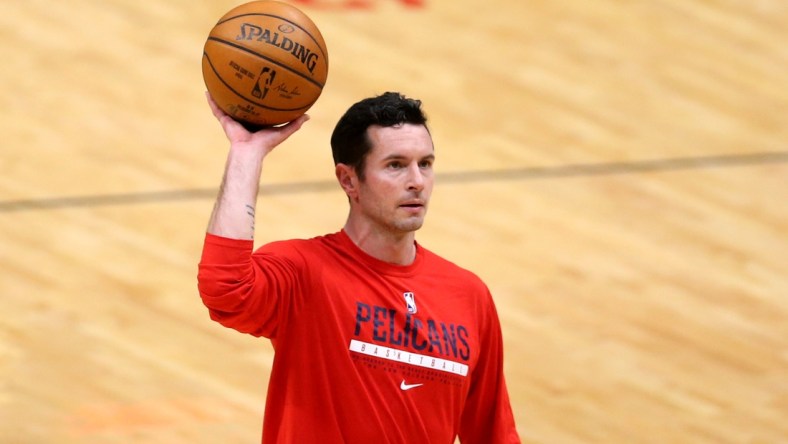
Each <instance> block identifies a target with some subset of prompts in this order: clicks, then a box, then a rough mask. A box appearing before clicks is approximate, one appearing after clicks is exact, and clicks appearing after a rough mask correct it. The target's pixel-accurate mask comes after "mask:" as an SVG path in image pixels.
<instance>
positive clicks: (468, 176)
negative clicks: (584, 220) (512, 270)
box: [0, 151, 788, 213]
mask: <svg viewBox="0 0 788 444" xmlns="http://www.w3.org/2000/svg"><path fill="white" fill-rule="evenodd" d="M780 163H788V151H777V152H761V153H751V154H731V155H718V156H706V157H679V158H668V159H655V160H639V161H631V162H608V163H580V164H568V165H559V166H549V167H527V168H511V169H503V170H479V171H458V172H447V173H440V174H438V175H437V179H438V180H439V181H440V183H442V184H445V183H449V184H451V183H455V184H463V183H472V182H497V181H520V180H538V179H556V178H572V177H592V176H607V175H617V174H635V173H658V172H670V171H680V170H700V169H709V168H726V167H741V166H748V165H768V164H780ZM335 189H338V188H337V184H336V181H334V180H316V181H304V182H293V183H284V184H267V185H261V186H260V194H261V195H280V194H299V193H319V192H325V191H331V190H335ZM217 193H218V190H217V189H216V188H193V189H183V190H172V191H148V192H138V193H120V194H104V195H86V196H71V197H69V196H63V197H51V198H41V199H20V200H8V201H0V213H10V212H14V211H33V210H54V209H62V208H80V207H99V206H112V205H133V204H144V203H157V202H179V201H188V200H203V199H215V198H216V196H217Z"/></svg>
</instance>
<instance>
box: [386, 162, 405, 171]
mask: <svg viewBox="0 0 788 444" xmlns="http://www.w3.org/2000/svg"><path fill="white" fill-rule="evenodd" d="M388 167H389V168H391V169H392V170H398V169H400V168H402V162H400V161H399V160H393V161H391V162H389V163H388Z"/></svg>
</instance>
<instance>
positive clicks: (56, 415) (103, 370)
mask: <svg viewBox="0 0 788 444" xmlns="http://www.w3.org/2000/svg"><path fill="white" fill-rule="evenodd" d="M236 4H237V3H236V2H232V1H225V0H223V1H219V0H214V1H210V2H207V1H206V2H194V1H187V0H169V1H153V0H71V1H67V2H53V1H42V0H25V1H21V0H10V1H4V2H3V4H2V10H3V13H2V14H0V60H1V61H2V69H0V85H2V86H1V88H2V89H0V109H2V113H3V115H2V119H0V138H1V139H2V156H0V308H2V312H3V316H2V317H1V318H0V442H2V443H9V444H17V443H36V444H38V443H54V442H57V443H174V444H177V443H192V444H193V443H252V442H258V441H259V436H260V427H261V418H262V412H263V405H264V396H265V387H266V384H267V379H268V374H269V370H270V365H271V358H272V350H271V347H270V344H268V343H267V341H265V340H262V339H254V338H252V337H249V336H244V335H241V334H238V333H235V332H233V331H230V330H227V329H224V328H222V327H220V326H219V325H218V324H214V323H212V322H211V321H209V319H208V316H207V312H206V310H205V309H204V307H203V306H202V305H201V302H200V300H199V298H198V295H197V291H196V270H197V261H198V257H199V252H200V248H201V242H202V237H203V234H204V230H205V226H206V223H207V220H208V216H209V214H210V211H211V208H212V204H213V198H214V196H215V194H216V189H217V186H218V183H219V181H220V179H221V173H222V167H223V162H224V156H225V154H226V149H227V144H226V142H225V140H224V136H223V134H222V133H221V130H220V128H219V127H218V125H217V124H216V122H215V121H214V119H213V117H212V116H211V114H210V112H209V110H208V108H207V105H206V103H205V99H204V96H203V91H204V86H203V84H202V79H201V74H200V58H201V52H202V44H203V42H204V39H205V37H206V35H207V33H208V31H209V29H210V28H211V26H212V25H213V23H214V22H215V21H216V19H218V17H219V16H221V15H222V14H223V13H224V12H225V11H227V10H229V9H230V8H231V7H232V6H235V5H236ZM298 4H299V5H300V6H302V8H303V9H304V11H305V12H307V13H308V14H309V15H310V16H311V17H312V18H313V19H314V21H315V22H316V23H317V24H318V26H319V27H320V29H321V30H322V32H323V35H324V37H325V39H326V42H327V45H328V49H329V54H330V70H329V79H328V84H327V86H326V89H325V91H324V94H323V96H322V97H321V98H320V100H319V101H318V103H317V104H316V105H315V106H314V107H313V109H312V110H311V111H310V114H311V116H312V120H311V121H310V122H308V123H307V125H306V126H305V127H304V128H303V130H302V131H300V132H299V133H298V134H297V135H296V136H294V137H293V138H292V139H291V140H290V141H288V143H287V145H286V146H283V147H280V149H278V150H277V151H276V152H275V153H274V154H273V155H272V156H271V157H270V158H269V159H268V160H267V162H266V165H265V171H264V179H263V183H262V187H263V188H262V189H263V192H262V193H261V196H260V203H259V207H258V217H259V220H258V223H257V243H258V244H260V243H263V242H266V241H270V240H274V239H282V238H291V237H311V236H314V235H318V234H323V233H326V232H332V231H335V230H337V229H338V228H339V227H340V226H341V224H342V223H343V222H344V218H345V215H346V202H345V199H344V197H343V196H342V194H341V191H340V190H339V188H338V187H337V186H336V185H334V183H333V173H332V171H333V169H332V165H331V160H330V154H329V147H328V138H329V135H330V132H331V130H332V128H333V125H334V123H335V122H336V120H337V119H338V117H339V116H340V115H341V113H342V112H344V110H345V109H346V108H347V106H349V105H350V104H351V103H352V102H354V101H356V100H358V99H360V98H363V97H366V96H369V95H372V94H378V93H381V92H384V91H386V90H400V91H402V92H405V93H406V94H408V95H411V96H414V97H418V98H420V99H422V100H423V101H424V106H425V109H426V111H427V113H428V114H429V117H430V123H431V126H432V131H433V135H434V139H435V142H436V146H437V156H438V160H437V163H436V168H437V170H438V183H437V188H436V191H435V194H434V196H433V202H432V205H431V209H430V214H429V217H428V218H427V226H426V227H425V228H424V229H423V231H421V232H420V233H419V234H418V239H419V240H420V242H421V243H422V244H424V245H425V246H427V247H428V248H430V249H432V250H433V251H436V252H438V253H441V254H442V255H444V256H446V257H448V258H450V259H451V260H453V261H454V262H456V263H458V264H460V265H463V266H465V267H467V268H470V269H472V270H474V271H475V272H476V273H477V274H479V275H480V276H481V277H482V278H483V279H484V280H485V281H486V282H487V284H488V285H489V287H490V288H491V290H492V292H493V294H494V297H495V301H496V304H497V306H498V310H499V312H500V316H501V321H502V328H503V331H504V337H505V345H506V348H505V352H506V377H507V380H508V385H509V389H510V394H511V398H512V403H513V407H514V410H515V415H516V420H517V424H518V430H519V433H520V435H521V437H522V440H523V442H526V443H543V444H582V443H605V444H609V443H622V444H630V443H637V444H640V443H654V444H662V443H692V444H720V443H731V444H733V443H736V444H739V443H740V444H776V443H786V442H788V421H786V417H787V414H786V412H788V3H786V2H784V1H782V0H758V1H739V2H736V1H723V0H653V1H637V0H631V1H626V0H619V1H613V0H597V1H581V0H550V1H548V0H526V1H518V0H491V1H487V2H480V1H470V0H453V1H448V0H422V1H413V0H411V1H404V0H365V1H362V0H356V1H345V0H325V1H320V0H313V1H305V0H302V1H300V2H298Z"/></svg>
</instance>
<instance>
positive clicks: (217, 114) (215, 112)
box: [205, 91, 227, 121]
mask: <svg viewBox="0 0 788 444" xmlns="http://www.w3.org/2000/svg"><path fill="white" fill-rule="evenodd" d="M205 98H206V99H208V106H210V107H211V112H212V113H213V115H214V117H216V118H217V119H218V120H219V121H221V120H222V118H223V117H225V116H226V115H227V114H226V113H225V112H224V111H222V109H221V108H219V105H217V104H216V101H215V100H213V97H211V93H209V92H208V91H205Z"/></svg>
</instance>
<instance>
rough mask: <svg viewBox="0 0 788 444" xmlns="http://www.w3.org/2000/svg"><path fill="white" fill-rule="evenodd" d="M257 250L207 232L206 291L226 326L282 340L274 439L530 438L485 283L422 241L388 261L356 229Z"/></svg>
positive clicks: (275, 377) (270, 418) (266, 434)
mask: <svg viewBox="0 0 788 444" xmlns="http://www.w3.org/2000/svg"><path fill="white" fill-rule="evenodd" d="M252 250H253V242H252V241H242V240H232V239H226V238H221V237H217V236H213V235H210V234H208V235H206V238H205V245H204V249H203V255H202V259H201V261H200V266H199V273H198V287H199V290H200V295H201V297H202V300H203V302H204V303H205V305H206V306H207V307H208V309H209V312H210V316H211V318H212V319H213V320H215V321H217V322H219V323H221V324H222V325H224V326H226V327H230V328H233V329H236V330H238V331H241V332H244V333H249V334H252V335H255V336H264V337H267V338H270V339H271V342H272V343H273V346H274V349H275V357H274V362H273V369H272V372H271V378H270V382H269V387H268V397H267V401H266V410H265V418H264V422H263V437H262V442H263V443H264V444H272V443H299V444H305V443H306V444H308V443H320V444H324V443H327V444H333V443H379V444H383V443H445V444H451V443H453V442H454V439H455V437H456V436H458V435H459V437H460V440H461V441H462V442H463V443H479V444H495V443H519V442H520V440H519V438H518V435H517V431H516V429H515V424H514V418H513V415H512V410H511V406H510V403H509V396H508V393H507V390H506V383H505V381H504V376H503V344H502V338H501V329H500V325H499V322H498V316H497V313H496V310H495V306H494V304H493V301H492V297H491V296H490V292H489V291H488V289H487V287H486V286H485V285H484V283H483V282H482V281H481V280H480V279H479V278H478V277H477V276H475V275H474V274H472V273H471V272H469V271H466V270H464V269H462V268H460V267H458V266H456V265H454V264H452V263H451V262H448V261H446V260H444V259H442V258H440V257H439V256H437V255H435V254H433V253H431V252H429V251H428V250H426V249H424V248H422V247H421V246H420V245H417V252H416V259H415V261H414V262H413V263H412V264H411V265H408V266H397V265H393V264H389V263H385V262H382V261H379V260H377V259H375V258H373V257H371V256H369V255H367V254H366V253H364V252H363V251H362V250H361V249H360V248H359V247H358V246H356V245H355V244H354V243H353V242H352V241H351V240H350V238H349V237H348V236H347V235H346V234H345V233H344V232H343V231H341V232H338V233H334V234H330V235H326V236H322V237H317V238H314V239H309V240H290V241H281V242H274V243H271V244H268V245H265V246H263V247H262V248H260V249H259V250H257V251H255V252H253V251H252Z"/></svg>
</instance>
